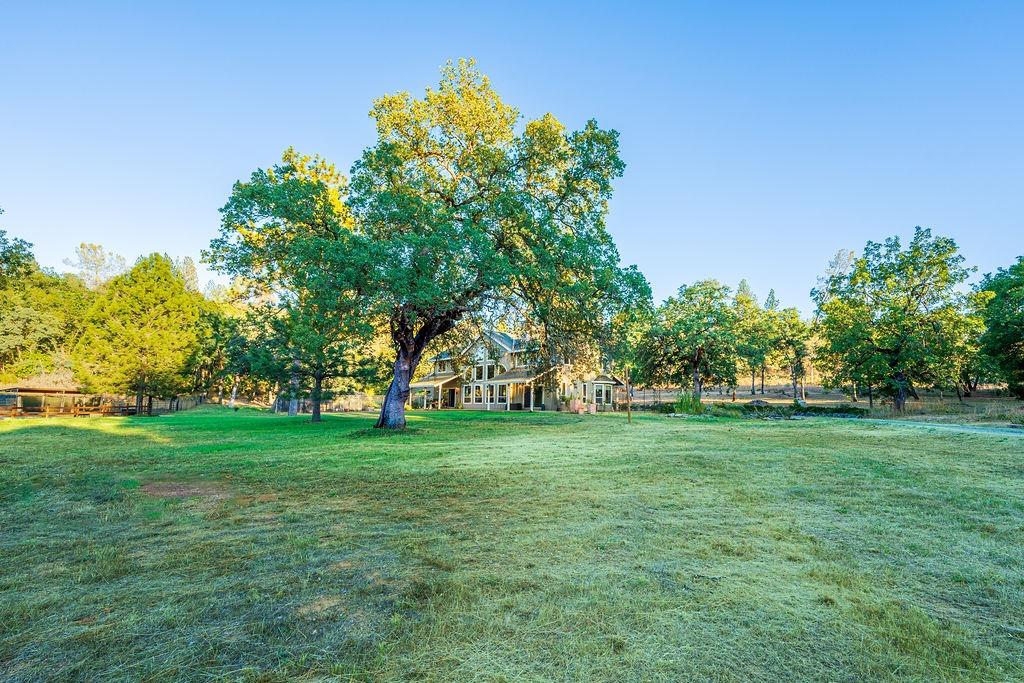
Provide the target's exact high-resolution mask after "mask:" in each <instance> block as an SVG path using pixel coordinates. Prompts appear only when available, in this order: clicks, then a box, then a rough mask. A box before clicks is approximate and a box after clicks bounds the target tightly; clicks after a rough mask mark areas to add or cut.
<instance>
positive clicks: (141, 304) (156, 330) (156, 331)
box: [75, 254, 200, 397]
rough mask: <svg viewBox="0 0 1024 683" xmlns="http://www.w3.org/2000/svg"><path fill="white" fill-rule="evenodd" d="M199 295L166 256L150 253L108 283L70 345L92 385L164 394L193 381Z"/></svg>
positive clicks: (86, 381) (82, 374)
mask: <svg viewBox="0 0 1024 683" xmlns="http://www.w3.org/2000/svg"><path fill="white" fill-rule="evenodd" d="M199 312H200V305H199V296H198V295H197V294H195V293H193V292H190V291H188V289H187V288H186V286H185V282H184V280H182V278H181V276H180V274H179V273H178V272H177V271H176V269H175V268H174V264H173V263H172V262H171V260H170V259H169V258H167V257H166V256H162V255H160V254H151V255H150V256H147V257H145V258H141V259H139V261H138V263H136V264H135V266H134V267H133V268H132V269H131V270H130V271H128V272H127V273H125V274H123V275H119V276H117V277H115V278H114V279H113V280H111V281H110V282H109V283H107V285H106V287H105V288H104V290H103V292H102V293H101V294H100V295H99V296H98V297H97V299H96V300H95V302H94V303H93V305H92V306H91V308H90V309H89V311H88V313H87V315H86V320H85V329H84V330H83V333H82V336H81V338H80V339H79V341H78V344H77V346H76V348H75V359H76V363H77V369H78V371H79V374H80V377H81V379H82V380H83V383H84V384H85V385H86V387H87V388H89V389H91V390H94V391H105V392H117V393H123V392H128V393H135V394H137V395H138V396H143V395H149V396H159V397H168V396H173V395H175V394H177V393H180V392H182V391H185V390H187V389H189V388H190V387H191V386H192V368H191V367H190V366H189V362H190V360H191V359H192V358H193V357H194V352H195V349H196V346H197V345H198V342H199V333H200V329H199Z"/></svg>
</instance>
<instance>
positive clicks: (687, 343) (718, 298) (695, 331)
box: [641, 280, 737, 400]
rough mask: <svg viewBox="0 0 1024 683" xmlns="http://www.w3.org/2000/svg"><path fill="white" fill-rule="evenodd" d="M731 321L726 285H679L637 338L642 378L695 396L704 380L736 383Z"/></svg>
mask: <svg viewBox="0 0 1024 683" xmlns="http://www.w3.org/2000/svg"><path fill="white" fill-rule="evenodd" d="M736 320H737V317H736V311H735V309H734V308H733V307H732V305H731V302H730V299H729V288H728V287H726V286H725V285H723V284H721V283H719V282H718V281H716V280H702V281H700V282H696V283H694V284H692V285H685V286H683V287H680V288H679V292H678V293H677V294H676V295H675V296H672V297H669V298H668V299H666V300H665V302H664V303H663V304H662V305H661V306H660V307H659V308H658V310H657V312H656V314H655V322H654V324H653V325H652V326H651V328H650V330H649V331H648V333H647V335H646V336H645V337H644V339H643V341H642V342H641V344H642V352H641V358H642V362H641V368H642V371H641V376H642V377H643V380H644V382H645V383H646V384H648V385H655V384H662V385H665V384H676V383H678V384H679V385H680V386H689V387H690V388H691V390H692V392H693V396H694V398H696V399H698V400H699V399H700V396H701V393H702V391H703V388H704V386H705V385H706V384H722V385H728V386H735V384H736V360H737V356H736Z"/></svg>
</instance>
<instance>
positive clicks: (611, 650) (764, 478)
mask: <svg viewBox="0 0 1024 683" xmlns="http://www.w3.org/2000/svg"><path fill="white" fill-rule="evenodd" d="M372 422H373V419H372V417H370V416H367V415H351V414H350V415H329V416H326V417H325V421H324V423H322V424H319V425H313V424H310V423H308V422H307V421H306V419H304V418H287V417H280V416H272V415H268V414H264V413H259V412H256V411H248V410H242V411H239V412H231V411H228V410H224V409H217V408H204V409H199V410H195V411H192V412H187V413H179V414H177V415H174V416H170V417H161V418H152V419H146V418H139V419H135V418H131V419H88V420H85V419H81V420H77V421H71V420H67V419H65V420H50V421H42V420H20V421H11V420H8V421H4V422H2V423H0V534H2V535H0V679H3V680H8V681H34V680H48V679H49V680H76V679H77V680H104V681H116V680H131V681H136V680H170V679H175V680H219V679H232V680H236V679H237V680H259V681H274V680H295V679H300V680H303V679H305V680H332V679H341V680H349V679H352V680H484V681H521V680H557V681H567V680H568V681H658V680H665V681H675V680H684V679H697V680H723V681H726V680H752V679H757V680H779V679H794V680H812V679H813V680H830V681H862V680H894V679H899V680H915V679H916V680H941V679H949V680H964V679H972V680H1009V679H1024V483H1022V482H1024V436H1022V435H1018V434H1013V433H1009V430H1007V433H1003V432H998V431H992V432H991V433H986V432H984V431H963V432H960V431H957V430H956V429H953V428H949V427H947V428H943V429H939V428H935V429H931V428H927V427H922V426H917V425H901V424H889V423H877V422H861V421H855V420H846V421H843V420H828V419H808V420H803V421H793V422H764V421H745V420H736V419H726V418H719V419H710V418H693V419H671V418H666V417H660V416H651V415H647V416H641V417H639V418H638V419H636V420H635V423H634V424H633V425H627V424H626V421H625V419H624V417H623V416H622V415H598V416H571V415H564V414H500V413H495V414H482V413H460V412H446V413H418V414H414V415H413V416H412V417H411V418H410V426H411V428H410V430H409V431H408V432H407V433H404V434H391V435H388V434H380V433H377V432H374V431H373V430H372V429H370V426H371V425H372Z"/></svg>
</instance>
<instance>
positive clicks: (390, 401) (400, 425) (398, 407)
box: [374, 347, 422, 429]
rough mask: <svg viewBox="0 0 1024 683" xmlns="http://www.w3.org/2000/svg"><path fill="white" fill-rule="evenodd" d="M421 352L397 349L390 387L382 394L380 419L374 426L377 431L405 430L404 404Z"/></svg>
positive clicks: (407, 399) (406, 400)
mask: <svg viewBox="0 0 1024 683" xmlns="http://www.w3.org/2000/svg"><path fill="white" fill-rule="evenodd" d="M421 352H422V351H415V350H414V351H411V352H410V351H407V350H406V349H404V348H402V347H399V349H398V355H397V357H396V358H395V366H394V374H393V376H392V378H391V385H390V386H389V387H388V391H387V393H386V394H384V401H383V403H382V404H381V407H380V417H379V418H377V424H376V425H374V426H375V427H376V428H377V429H405V404H406V403H407V402H408V401H409V382H410V380H411V379H412V376H413V373H415V372H416V366H417V365H419V360H420V353H421Z"/></svg>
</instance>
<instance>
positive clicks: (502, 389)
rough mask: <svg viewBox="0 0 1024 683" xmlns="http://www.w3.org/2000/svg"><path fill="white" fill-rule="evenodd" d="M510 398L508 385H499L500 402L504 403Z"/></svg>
mask: <svg viewBox="0 0 1024 683" xmlns="http://www.w3.org/2000/svg"><path fill="white" fill-rule="evenodd" d="M507 400H508V386H507V385H505V384H499V385H498V403H504V402H505V401H507Z"/></svg>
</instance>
